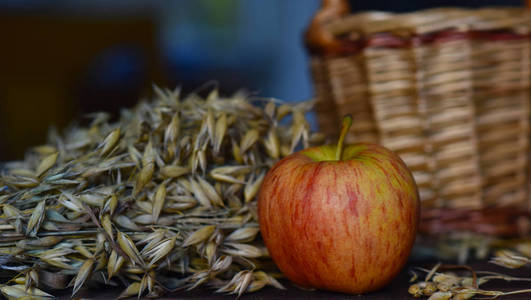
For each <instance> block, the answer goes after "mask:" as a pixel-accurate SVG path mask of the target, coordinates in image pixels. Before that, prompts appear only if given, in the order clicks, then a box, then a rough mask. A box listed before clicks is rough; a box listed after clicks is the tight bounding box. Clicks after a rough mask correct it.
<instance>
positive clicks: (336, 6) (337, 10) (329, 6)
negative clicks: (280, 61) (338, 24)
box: [305, 0, 531, 53]
mask: <svg viewBox="0 0 531 300" xmlns="http://www.w3.org/2000/svg"><path fill="white" fill-rule="evenodd" d="M527 1H531V0H527ZM349 13H350V6H349V4H348V1H347V0H322V1H321V9H320V10H319V11H318V12H317V13H316V14H315V16H314V17H313V19H312V21H311V23H310V26H309V27H308V30H307V31H306V37H305V38H306V45H307V47H308V49H310V52H318V53H323V52H324V53H341V52H342V48H343V46H342V43H341V42H340V41H338V40H337V39H336V38H335V37H334V35H333V34H331V33H330V32H328V31H326V30H325V29H324V28H323V25H324V24H325V23H328V22H330V21H333V20H335V19H338V18H340V17H342V16H344V15H347V14H349Z"/></svg>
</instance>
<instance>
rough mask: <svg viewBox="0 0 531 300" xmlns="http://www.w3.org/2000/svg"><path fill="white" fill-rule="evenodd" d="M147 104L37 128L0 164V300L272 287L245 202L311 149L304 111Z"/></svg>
mask: <svg viewBox="0 0 531 300" xmlns="http://www.w3.org/2000/svg"><path fill="white" fill-rule="evenodd" d="M155 93H156V97H155V99H154V100H153V101H143V102H141V103H139V104H138V105H137V106H136V107H135V108H134V109H132V110H124V111H123V113H122V115H121V118H120V120H119V121H118V122H116V123H110V122H109V116H108V115H107V114H105V113H98V114H93V115H92V116H91V122H90V124H89V126H87V127H72V128H70V129H69V130H68V131H67V132H66V134H65V135H64V136H61V135H59V134H58V133H56V132H54V131H51V133H50V135H49V139H48V143H47V144H46V145H43V146H39V147H35V148H33V149H31V150H30V151H29V152H28V153H27V155H26V157H25V159H24V160H23V161H18V162H10V163H7V164H6V165H5V166H4V171H3V172H2V173H1V175H0V209H1V210H2V215H0V268H1V269H2V274H5V273H4V271H8V272H9V274H11V275H12V276H11V277H9V278H4V279H2V284H1V285H0V292H2V294H3V295H4V296H6V297H7V298H13V299H14V298H18V297H23V296H29V297H35V298H43V297H50V295H49V294H47V293H45V292H43V291H42V290H46V289H54V288H64V287H66V286H71V287H72V288H73V294H76V293H77V292H78V291H79V290H80V289H81V288H82V287H84V286H86V285H87V284H88V283H89V282H100V283H104V284H109V285H118V284H125V285H126V288H125V290H124V291H123V293H122V295H121V297H130V296H141V295H147V296H153V297H155V296H158V295H161V294H163V293H165V292H171V291H177V290H189V289H193V288H196V287H199V286H206V287H209V288H212V289H215V290H216V291H218V292H223V293H234V294H238V295H241V294H242V293H244V292H248V291H255V290H258V289H260V288H262V287H264V286H265V285H272V286H275V287H277V288H282V285H281V284H280V283H278V281H277V280H276V279H275V277H276V276H277V275H278V272H277V271H276V269H275V268H274V266H273V264H272V263H271V260H270V259H269V256H268V253H267V250H266V248H265V246H264V245H263V243H262V242H261V239H260V237H259V229H258V223H257V212H256V199H255V198H256V197H255V196H256V194H257V192H258V189H259V187H260V184H261V182H262V180H263V178H264V174H265V173H266V171H267V170H268V168H269V167H271V166H272V165H273V164H274V163H275V162H276V161H277V160H278V159H279V158H281V157H283V156H286V155H288V154H290V153H291V152H292V151H294V150H295V148H297V147H300V146H308V145H309V144H311V143H316V142H322V137H321V136H319V135H318V134H312V133H310V131H309V125H308V122H307V121H306V120H305V119H304V114H305V112H306V111H307V110H308V109H309V108H310V104H309V103H299V104H295V105H289V104H284V103H279V101H276V100H264V99H260V100H259V101H258V103H253V102H251V101H250V100H249V99H247V98H246V97H245V96H244V95H242V94H236V95H234V96H232V97H228V98H222V97H220V96H219V95H218V93H217V92H216V91H213V92H211V93H210V95H208V97H206V98H205V99H204V98H201V97H200V96H198V95H195V94H192V95H188V96H186V97H181V95H180V94H179V91H178V90H175V91H170V90H167V89H164V90H163V89H160V88H157V87H155ZM288 115H291V116H293V118H291V121H289V122H286V120H284V119H285V117H287V116H288ZM283 120H284V121H283ZM281 121H282V122H281Z"/></svg>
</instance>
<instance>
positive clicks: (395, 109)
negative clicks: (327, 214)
mask: <svg viewBox="0 0 531 300" xmlns="http://www.w3.org/2000/svg"><path fill="white" fill-rule="evenodd" d="M314 21H315V20H314ZM319 26H320V27H319V30H320V31H321V32H319V34H322V33H326V34H329V35H332V36H333V37H334V39H335V42H336V47H335V48H333V49H332V48H330V47H327V45H323V44H319V43H318V42H316V41H315V40H312V39H308V40H307V41H308V46H309V48H310V49H311V50H312V57H311V62H310V67H311V70H312V75H313V79H314V86H315V92H316V111H317V114H318V121H319V125H320V129H321V130H322V131H323V132H324V133H326V134H329V135H332V136H333V135H335V134H336V132H337V128H338V127H339V124H338V120H340V119H341V116H342V115H344V114H347V113H350V114H352V116H353V118H354V125H353V127H352V128H351V131H350V132H349V135H348V136H347V140H348V141H350V142H360V141H364V142H376V143H380V144H382V145H384V146H386V147H388V148H390V149H392V150H394V151H395V152H396V153H397V154H399V155H400V156H401V158H402V159H403V160H404V161H405V162H406V164H407V165H408V166H409V168H410V169H411V171H412V172H413V175H414V177H415V179H416V181H417V185H418V186H419V192H420V195H421V200H422V206H423V210H427V209H439V210H440V209H441V208H449V209H474V210H478V209H484V208H492V207H513V206H514V207H516V208H517V209H520V210H527V209H528V206H529V205H528V194H529V193H528V187H527V186H528V185H527V178H528V176H529V174H528V173H527V172H528V144H529V136H530V135H529V118H530V115H529V112H530V109H529V101H530V50H531V49H530V47H531V43H530V41H531V39H530V36H531V35H530V30H529V29H530V28H531V14H530V13H529V12H527V11H526V10H524V9H515V8H506V9H481V10H466V9H450V8H445V9H434V10H427V11H420V12H416V13H411V14H388V13H365V14H356V15H350V16H347V17H343V18H336V19H334V20H332V21H328V22H326V23H324V24H319ZM311 30H315V28H312V27H310V31H311ZM337 45H340V46H343V48H341V47H339V48H338V47H337ZM338 49H339V50H338Z"/></svg>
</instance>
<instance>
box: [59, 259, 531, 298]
mask: <svg viewBox="0 0 531 300" xmlns="http://www.w3.org/2000/svg"><path fill="white" fill-rule="evenodd" d="M433 265H434V264H433V263H424V264H420V266H422V267H426V268H431V267H432V266H433ZM470 266H471V267H472V268H474V269H475V270H476V271H478V270H481V271H493V272H502V273H504V274H507V275H511V276H518V277H531V268H523V269H518V270H507V269H504V268H501V267H498V266H495V265H493V264H488V263H471V264H470ZM408 269H409V267H406V268H404V270H403V271H402V272H401V273H400V274H399V275H398V276H397V277H396V278H395V279H394V280H393V281H392V282H391V284H389V285H388V286H387V287H385V288H384V289H382V290H380V291H378V292H373V293H369V294H365V295H346V294H340V293H332V292H325V291H303V290H300V289H298V288H296V287H294V286H292V285H291V284H290V283H289V282H283V284H284V285H285V286H286V288H287V290H277V289H275V288H272V287H267V288H264V289H263V290H260V291H258V292H255V293H250V294H245V295H243V296H242V297H241V298H240V299H243V300H245V299H257V300H269V299H300V300H312V299H359V300H402V299H404V300H405V299H408V300H412V299H415V298H413V297H411V296H410V295H409V294H408V292H407V289H408V286H409V283H408V280H409V278H410V275H409V274H408V273H407V270H408ZM419 275H420V274H419ZM482 288H484V289H489V290H500V291H508V290H514V289H527V288H531V282H511V283H507V282H502V281H492V282H489V283H487V284H485V285H483V286H482ZM119 293H120V290H116V289H105V288H102V289H99V290H84V291H82V292H80V293H79V295H78V297H79V298H82V299H115V298H116V296H118V295H119ZM58 296H59V299H70V295H69V294H67V293H66V292H65V293H61V294H60V295H58ZM131 299H135V298H131ZM159 299H165V300H170V299H172V300H177V299H205V300H210V299H236V297H235V296H234V295H223V294H214V293H213V292H211V291H209V290H196V291H191V292H181V293H176V294H172V295H166V296H164V297H162V298H159ZM422 299H426V298H422ZM500 299H511V300H513V299H514V300H523V299H531V293H529V294H520V295H510V296H504V297H501V298H500Z"/></svg>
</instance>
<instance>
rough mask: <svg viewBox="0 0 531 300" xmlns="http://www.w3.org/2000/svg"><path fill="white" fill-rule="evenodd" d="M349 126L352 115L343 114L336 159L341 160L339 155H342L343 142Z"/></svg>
mask: <svg viewBox="0 0 531 300" xmlns="http://www.w3.org/2000/svg"><path fill="white" fill-rule="evenodd" d="M350 126H352V116H351V115H350V114H349V115H345V116H344V117H343V121H342V122H341V132H340V133H339V140H338V141H337V149H336V160H341V157H342V156H343V144H344V142H345V136H346V135H347V132H348V130H349V129H350Z"/></svg>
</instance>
